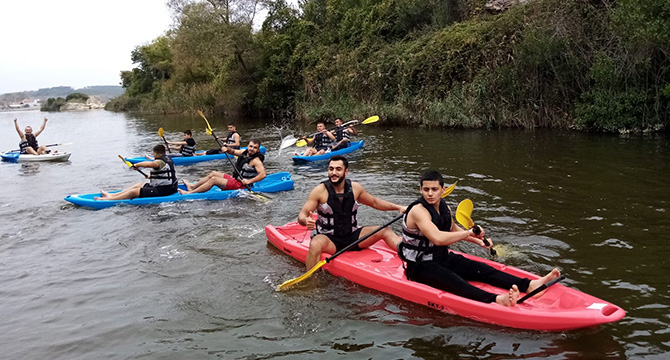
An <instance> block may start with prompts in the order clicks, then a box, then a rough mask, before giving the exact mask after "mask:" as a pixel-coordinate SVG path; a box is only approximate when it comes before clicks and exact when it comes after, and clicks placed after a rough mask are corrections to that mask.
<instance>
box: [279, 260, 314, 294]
mask: <svg viewBox="0 0 670 360" xmlns="http://www.w3.org/2000/svg"><path fill="white" fill-rule="evenodd" d="M323 265H326V260H321V261H319V262H318V263H317V264H316V265H314V267H313V268H311V269H309V271H308V272H306V273H304V274H302V275H301V276H299V277H297V278H295V279H291V280H286V281H284V282H283V283H282V284H281V285H279V286H278V287H277V290H279V291H281V290H286V289H288V288H289V287H291V286H292V285H295V284H297V283H299V282H301V281H303V280H305V279H307V278H308V277H310V276H311V275H312V274H313V273H314V272H315V271H317V270H319V269H320V268H321V267H322V266H323Z"/></svg>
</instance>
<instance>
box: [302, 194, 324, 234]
mask: <svg viewBox="0 0 670 360" xmlns="http://www.w3.org/2000/svg"><path fill="white" fill-rule="evenodd" d="M324 191H326V187H325V186H324V185H323V184H319V185H318V186H317V187H315V188H314V189H312V192H310V193H309V197H308V198H307V201H306V202H305V205H303V206H302V209H301V210H300V213H299V214H298V223H299V224H300V225H302V226H307V228H308V229H310V230H312V229H314V223H315V221H314V218H313V217H312V213H313V212H314V210H316V207H317V206H318V205H319V200H320V198H321V197H322V195H323V192H324ZM326 194H327V192H326Z"/></svg>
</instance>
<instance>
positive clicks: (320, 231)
mask: <svg viewBox="0 0 670 360" xmlns="http://www.w3.org/2000/svg"><path fill="white" fill-rule="evenodd" d="M348 174H349V161H348V160H347V159H346V158H345V157H344V156H341V155H336V156H333V157H332V158H330V161H329V162H328V180H326V181H323V182H322V183H320V184H319V185H317V186H316V187H315V188H314V189H313V190H312V191H311V192H310V194H309V197H308V198H307V202H305V204H304V205H303V207H302V210H300V214H299V215H298V223H300V225H303V226H307V229H309V230H313V231H312V235H311V236H312V240H311V242H310V244H309V253H308V254H307V260H306V261H305V265H306V266H307V269H311V268H312V267H314V266H315V265H316V264H317V263H318V262H319V261H320V260H321V253H323V252H326V253H329V254H333V253H335V252H337V251H339V250H341V249H343V248H345V247H346V246H347V245H349V244H351V243H353V242H354V241H356V240H358V239H360V238H361V237H363V236H365V235H367V234H369V233H371V232H373V231H374V230H376V229H377V227H376V226H366V227H361V226H359V225H358V221H357V216H356V215H357V213H358V203H359V202H360V203H361V204H364V205H367V206H370V207H373V208H375V209H377V210H382V211H390V210H396V211H399V212H403V211H405V207H404V206H401V205H397V204H394V203H392V202H389V201H385V200H382V199H379V198H376V197H374V196H372V195H371V194H370V193H368V192H367V191H366V190H365V188H364V187H363V186H362V185H361V184H359V183H357V182H354V181H351V180H349V179H347V178H346V176H347V175H348ZM314 211H316V212H317V214H318V217H317V219H316V220H315V219H314V217H313V216H312V213H313V212H314ZM381 239H384V241H386V244H387V245H388V246H389V247H391V248H392V249H394V250H395V249H396V248H397V244H398V242H400V238H399V237H398V235H396V234H394V233H393V231H392V230H391V229H390V228H385V229H383V230H381V231H379V232H377V233H376V234H374V235H372V236H371V237H370V238H368V239H367V240H365V241H363V242H361V243H360V244H358V245H357V246H358V248H356V247H354V248H353V250H360V249H361V248H365V247H368V246H370V245H372V244H374V243H375V242H377V241H378V240H381Z"/></svg>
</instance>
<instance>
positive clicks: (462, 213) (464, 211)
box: [456, 199, 498, 256]
mask: <svg viewBox="0 0 670 360" xmlns="http://www.w3.org/2000/svg"><path fill="white" fill-rule="evenodd" d="M472 208H473V205H472V200H470V199H465V200H463V201H461V203H460V204H458V207H457V208H456V221H458V223H459V224H461V225H462V226H463V227H465V228H466V229H472V232H474V233H475V235H479V234H481V232H482V228H481V227H479V225H475V222H474V221H472V218H471V217H470V215H471V214H472ZM482 240H483V241H484V245H486V246H489V245H491V242H489V240H488V239H487V238H483V239H482ZM489 252H490V253H491V256H496V255H497V254H498V252H497V251H496V250H495V249H494V248H491V249H489Z"/></svg>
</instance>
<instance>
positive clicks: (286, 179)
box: [65, 172, 293, 209]
mask: <svg viewBox="0 0 670 360" xmlns="http://www.w3.org/2000/svg"><path fill="white" fill-rule="evenodd" d="M179 188H180V189H183V190H186V187H185V186H184V185H179ZM289 190H293V179H291V174H289V173H287V172H279V173H275V174H270V175H268V176H267V177H266V178H265V179H263V180H261V181H259V182H257V183H254V184H252V185H251V191H253V192H258V193H260V192H264V193H274V192H279V191H289ZM243 193H247V194H248V193H249V191H248V190H247V189H242V190H221V189H220V188H218V187H216V186H215V187H213V188H212V189H210V190H209V191H207V192H204V193H197V194H186V195H181V194H179V193H178V192H177V193H174V194H172V195H168V196H157V197H146V198H135V199H131V200H95V199H94V197H96V196H100V195H101V194H100V193H94V194H82V195H69V196H67V197H66V198H65V201H69V202H71V203H73V204H75V205H79V206H85V207H89V208H94V209H104V208H108V207H112V206H116V205H121V204H127V205H145V204H157V203H163V202H174V201H185V200H225V199H228V198H233V197H238V196H242V195H244V194H243Z"/></svg>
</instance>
